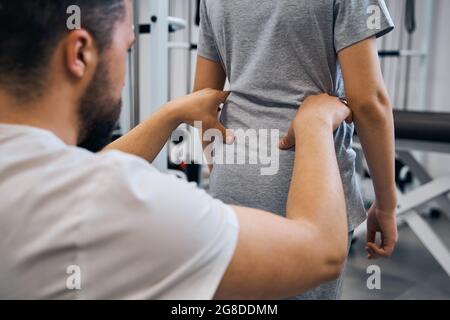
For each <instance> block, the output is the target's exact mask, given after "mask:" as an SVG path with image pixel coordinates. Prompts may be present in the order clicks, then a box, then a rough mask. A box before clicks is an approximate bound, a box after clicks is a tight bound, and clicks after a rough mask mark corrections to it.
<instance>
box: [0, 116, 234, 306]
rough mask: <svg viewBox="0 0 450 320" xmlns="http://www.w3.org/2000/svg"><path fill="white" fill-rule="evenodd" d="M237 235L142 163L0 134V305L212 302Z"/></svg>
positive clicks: (214, 206)
mask: <svg viewBox="0 0 450 320" xmlns="http://www.w3.org/2000/svg"><path fill="white" fill-rule="evenodd" d="M238 229H239V226H238V222H237V219H236V216H235V213H234V211H233V210H232V209H231V208H230V207H229V206H227V205H225V204H223V203H222V202H220V201H218V200H215V199H213V198H212V197H211V196H209V195H208V194H207V193H206V192H204V191H202V190H200V189H198V188H197V187H196V186H195V185H194V184H189V183H187V182H183V181H181V180H179V179H177V178H175V177H173V176H170V175H166V174H162V173H160V172H158V171H157V170H156V169H155V168H154V167H152V166H151V165H149V164H148V163H147V162H145V161H143V160H142V159H140V158H137V157H133V156H130V155H127V154H124V153H120V152H105V153H101V154H93V153H90V152H87V151H85V150H83V149H79V148H76V147H69V146H67V145H66V144H64V143H63V142H62V141H61V140H60V139H58V138H57V137H56V136H55V135H53V134H52V133H50V132H48V131H44V130H41V129H36V128H31V127H25V126H10V125H0V299H211V298H213V296H214V294H215V292H216V290H217V287H218V285H219V284H220V281H221V279H222V277H223V275H224V272H225V271H226V269H227V267H228V265H229V263H230V261H231V258H232V256H233V254H234V251H235V247H236V243H237V238H238Z"/></svg>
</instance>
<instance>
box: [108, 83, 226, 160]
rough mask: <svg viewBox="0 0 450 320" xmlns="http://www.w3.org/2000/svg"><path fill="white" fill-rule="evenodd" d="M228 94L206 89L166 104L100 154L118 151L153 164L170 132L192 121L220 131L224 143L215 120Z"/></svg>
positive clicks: (220, 126)
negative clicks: (200, 122)
mask: <svg viewBox="0 0 450 320" xmlns="http://www.w3.org/2000/svg"><path fill="white" fill-rule="evenodd" d="M228 94H229V93H228V92H223V91H217V90H210V89H205V90H201V91H199V92H196V93H195V94H191V95H188V96H185V97H182V98H179V99H177V100H174V101H172V102H169V103H168V104H167V105H165V106H164V107H162V108H161V109H160V110H159V111H157V112H156V113H155V114H153V115H152V116H151V117H149V118H148V119H147V120H146V121H145V122H144V123H142V124H141V125H139V126H137V127H136V128H135V129H133V130H132V131H130V133H128V134H127V135H125V136H123V137H122V138H120V139H118V140H117V141H114V142H113V143H111V144H110V145H108V146H107V147H106V148H105V149H104V150H103V151H108V150H119V151H123V152H125V153H129V154H133V155H136V156H138V157H141V158H143V159H145V160H147V161H149V162H153V160H154V159H155V158H156V157H157V156H158V154H159V153H160V152H161V149H162V148H163V147H164V145H165V144H166V143H167V141H168V140H169V138H170V136H171V134H172V132H173V131H174V130H175V129H176V128H177V127H178V126H179V125H180V124H181V123H186V124H189V125H193V124H194V122H195V121H202V122H203V125H204V126H205V127H208V128H215V129H218V130H220V131H221V132H222V135H223V137H224V138H225V139H226V130H225V128H224V127H223V126H222V125H221V124H220V123H219V121H218V119H217V117H218V111H219V110H218V108H219V106H220V104H222V103H223V102H224V101H225V100H226V98H227V97H228Z"/></svg>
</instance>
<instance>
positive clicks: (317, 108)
mask: <svg viewBox="0 0 450 320" xmlns="http://www.w3.org/2000/svg"><path fill="white" fill-rule="evenodd" d="M315 121H320V122H322V123H325V124H326V125H328V126H329V127H330V128H331V129H332V130H333V131H334V130H336V129H338V128H339V126H340V125H341V124H342V122H344V121H347V122H352V112H351V110H350V109H349V108H348V106H347V105H346V104H344V103H343V101H342V100H340V99H339V98H337V97H332V96H330V95H328V94H321V95H317V96H310V97H308V98H307V99H306V100H305V101H304V102H303V104H302V105H301V107H300V109H299V112H298V113H297V116H296V117H295V119H294V121H293V122H292V124H291V127H290V128H289V131H288V134H287V135H286V136H285V137H283V138H282V139H281V140H280V143H279V147H280V149H283V150H288V149H291V148H293V147H294V146H295V129H296V128H299V129H300V130H301V127H302V126H303V125H307V124H308V123H312V122H315Z"/></svg>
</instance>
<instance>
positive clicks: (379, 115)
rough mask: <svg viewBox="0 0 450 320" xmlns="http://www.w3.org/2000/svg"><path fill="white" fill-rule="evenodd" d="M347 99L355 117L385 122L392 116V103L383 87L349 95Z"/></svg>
mask: <svg viewBox="0 0 450 320" xmlns="http://www.w3.org/2000/svg"><path fill="white" fill-rule="evenodd" d="M348 100H349V101H348V102H349V106H350V108H351V109H352V111H353V114H354V116H355V117H356V118H357V119H358V118H359V119H362V118H364V119H368V120H371V121H372V122H385V121H388V120H390V119H391V118H392V104H391V101H390V98H389V95H388V93H387V92H386V90H385V89H382V88H380V89H376V90H372V91H371V92H369V93H364V94H360V95H357V96H355V97H349V98H348Z"/></svg>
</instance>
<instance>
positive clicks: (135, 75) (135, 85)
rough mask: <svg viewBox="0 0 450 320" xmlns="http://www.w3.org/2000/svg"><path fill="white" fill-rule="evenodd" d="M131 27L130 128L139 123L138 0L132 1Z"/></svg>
mask: <svg viewBox="0 0 450 320" xmlns="http://www.w3.org/2000/svg"><path fill="white" fill-rule="evenodd" d="M133 27H134V32H135V36H136V41H135V43H134V46H133V48H132V49H131V54H130V55H129V58H130V59H129V62H130V63H129V68H130V96H131V106H130V129H133V128H134V127H136V126H137V125H138V124H139V123H140V92H139V89H140V81H139V62H140V60H139V50H140V47H139V40H140V25H139V7H138V1H133Z"/></svg>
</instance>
